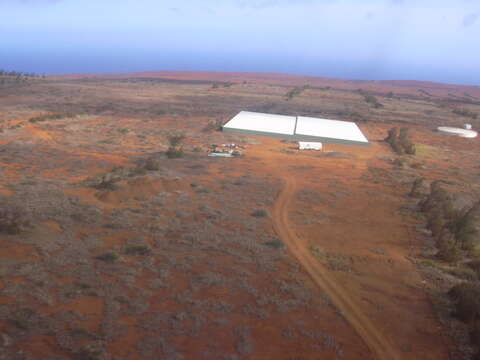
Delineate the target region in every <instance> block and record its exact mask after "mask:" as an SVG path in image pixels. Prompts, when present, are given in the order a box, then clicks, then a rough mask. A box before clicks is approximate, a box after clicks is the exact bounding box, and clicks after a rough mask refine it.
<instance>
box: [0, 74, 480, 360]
mask: <svg viewBox="0 0 480 360" xmlns="http://www.w3.org/2000/svg"><path fill="white" fill-rule="evenodd" d="M24 78H26V80H23V79H24ZM20 79H21V80H17V75H11V74H7V75H5V74H2V73H0V174H1V179H2V180H1V182H0V274H1V276H0V291H1V292H0V358H2V359H9V360H10V359H11V360H36V359H38V360H67V359H82V360H85V359H88V360H92V359H94V360H109V359H116V360H136V359H149V360H150V359H172V360H173V359H256V358H262V357H263V356H264V355H263V354H266V355H265V356H266V358H275V359H293V358H295V359H315V358H317V357H318V356H321V357H322V358H325V359H342V358H343V359H356V358H358V359H360V358H362V359H365V358H368V357H369V356H370V355H369V352H368V349H367V348H366V347H365V345H364V344H363V342H362V341H361V339H360V338H359V337H358V335H357V334H355V333H354V331H353V330H352V329H351V327H350V326H349V325H348V323H346V322H345V321H344V318H343V316H342V314H340V313H339V312H338V311H337V310H336V309H335V308H334V307H333V306H332V305H331V304H330V301H329V299H328V297H327V296H326V295H325V294H324V293H322V291H320V290H319V289H318V288H316V287H315V286H314V284H313V283H312V282H311V280H310V278H309V277H308V276H307V275H306V273H305V271H303V270H302V268H301V267H300V265H299V264H298V263H297V261H296V260H295V259H294V258H292V256H291V255H290V254H289V253H288V251H287V248H286V247H285V244H284V243H283V242H282V240H281V239H280V238H279V237H278V235H277V234H276V233H275V231H274V229H273V225H272V219H271V216H272V215H271V214H272V212H271V209H272V206H273V204H274V202H275V199H276V196H277V194H278V192H279V191H280V189H281V186H282V182H281V179H280V178H277V177H275V176H272V175H271V174H270V172H269V170H268V166H272V163H274V162H275V161H277V158H276V156H280V158H278V159H286V160H285V161H286V162H288V161H290V163H288V164H289V165H288V166H290V167H289V168H288V172H292V171H293V172H298V173H301V174H303V175H305V176H304V177H305V179H307V178H309V174H314V173H315V171H316V170H317V167H316V166H312V164H313V161H317V163H315V164H327V165H326V166H330V167H329V168H328V169H329V170H328V176H329V177H328V178H327V176H326V175H324V174H323V173H322V172H321V171H320V172H319V174H321V176H316V175H315V177H314V176H312V178H313V179H310V180H311V184H313V185H312V186H311V187H310V188H309V187H305V188H302V189H301V190H300V191H299V192H298V193H297V194H296V201H301V202H303V203H304V204H305V206H303V208H302V209H301V210H299V209H298V208H295V211H292V213H291V218H292V219H293V222H294V223H295V224H297V225H298V226H299V228H302V229H303V228H314V229H316V228H315V227H316V226H325V225H326V226H328V225H329V224H337V223H338V222H339V221H340V220H339V219H340V217H339V216H336V215H334V214H333V213H336V211H339V209H340V207H341V206H342V205H341V204H342V202H347V201H350V199H352V198H355V196H358V193H354V191H353V190H349V186H350V184H349V181H352V183H355V184H357V183H361V184H368V186H369V187H368V190H367V191H371V192H372V193H374V192H375V191H376V190H377V189H380V190H378V191H383V189H384V187H388V188H389V189H390V188H395V187H397V188H401V189H403V190H405V194H407V193H408V187H409V186H411V184H412V183H413V181H415V179H417V178H420V177H421V178H423V179H424V180H421V181H420V180H418V181H416V182H415V184H416V185H415V186H414V188H413V189H412V191H411V194H412V197H411V198H410V200H411V201H410V200H409V204H410V203H411V204H410V205H408V204H407V205H405V204H404V205H405V209H403V210H405V211H406V212H407V210H408V215H405V216H410V217H412V216H416V217H417V221H418V224H421V223H422V222H423V223H424V224H427V225H426V226H427V228H428V231H427V232H428V236H429V235H430V231H431V239H430V240H432V239H434V240H435V241H431V242H430V243H429V240H428V239H426V240H425V239H419V241H423V240H425V242H426V244H427V243H428V244H430V245H431V246H430V247H429V249H433V247H434V249H435V251H434V252H433V250H431V253H430V254H425V256H423V257H422V256H420V255H418V254H417V255H418V256H416V257H415V259H414V261H416V262H417V263H419V264H420V263H421V262H422V261H426V259H429V260H430V261H431V262H432V264H433V265H432V266H430V267H429V268H428V269H427V270H426V271H433V270H438V269H441V270H438V271H441V274H446V275H445V276H447V275H448V276H449V278H448V282H447V280H445V282H443V280H442V282H441V285H439V286H438V287H436V288H435V289H436V290H435V291H434V290H432V293H433V292H435V294H440V295H442V296H440V295H439V297H438V298H439V299H443V300H445V299H446V300H445V301H450V300H448V298H447V295H446V294H447V293H449V294H450V298H451V299H452V300H451V301H450V302H448V303H445V304H447V306H456V309H457V312H456V313H457V314H458V317H459V318H460V319H461V321H463V322H465V323H466V324H467V327H468V329H469V330H471V331H472V339H473V344H474V345H475V346H476V344H477V343H478V342H477V340H475V339H477V338H478V334H477V333H478V329H477V328H478V326H477V325H476V320H477V311H479V309H477V308H478V306H477V300H476V299H477V297H476V295H475V294H477V291H478V285H477V281H478V273H477V271H478V269H479V268H480V266H478V261H479V260H478V259H477V247H478V244H477V237H478V236H477V232H475V231H474V230H473V229H474V228H475V229H476V226H477V222H476V221H477V215H476V214H477V208H478V205H477V204H478V203H475V202H471V203H469V204H467V205H465V206H464V207H461V209H460V210H455V211H453V210H452V205H451V204H450V202H449V201H450V200H448V199H449V197H448V196H446V195H445V194H444V193H443V190H439V189H443V187H442V184H443V183H439V182H438V181H436V180H440V179H443V180H450V181H457V182H458V183H459V184H466V183H468V181H470V183H471V184H472V185H471V186H470V187H466V186H465V187H462V186H463V185H461V186H457V190H458V188H462V191H464V192H465V193H466V194H467V197H469V198H470V199H475V198H476V197H477V196H478V195H477V194H478V192H477V190H478V189H477V186H476V184H477V183H478V181H479V180H480V178H478V175H477V174H476V173H477V172H478V168H477V169H476V170H475V171H473V170H472V171H470V170H468V169H467V170H464V167H466V166H467V165H464V164H468V166H470V165H471V164H472V163H473V160H472V159H473V158H474V155H475V154H476V153H475V151H473V150H471V149H470V148H469V147H468V146H463V145H460V146H457V145H456V142H455V140H454V139H446V140H443V138H442V139H440V141H443V142H442V143H441V144H438V143H437V141H438V139H439V138H437V137H435V136H434V135H430V132H429V131H427V130H425V128H426V127H429V126H432V125H437V124H440V123H442V122H448V123H449V124H461V123H462V122H463V121H464V118H465V117H468V119H469V121H470V122H472V123H473V124H474V126H475V125H480V120H478V119H477V118H476V117H474V116H473V115H472V113H478V112H479V109H480V106H479V105H478V104H477V103H476V102H475V101H474V100H471V101H470V102H468V103H466V104H463V105H461V107H459V106H460V104H458V99H456V100H453V99H450V100H449V99H448V98H444V97H436V98H435V97H432V98H428V99H427V98H425V95H421V96H418V95H411V94H410V95H408V94H403V95H402V94H393V93H392V94H388V93H387V94H382V93H378V92H375V91H367V90H362V91H359V90H348V89H341V88H334V87H331V86H324V87H320V86H306V84H297V85H295V86H290V85H278V84H277V85H268V84H264V83H258V84H256V83H250V82H248V83H247V82H229V81H225V82H221V81H200V80H191V81H180V80H172V79H160V78H148V77H145V78H143V77H142V78H139V77H137V78H133V77H132V78H117V79H115V78H109V79H102V78H80V79H62V78H57V79H55V78H50V77H47V78H42V77H33V78H32V79H30V78H28V77H25V76H23V75H22V76H20ZM212 84H213V85H212ZM463 108H465V109H467V108H468V109H469V110H468V112H466V111H463V110H462V112H461V113H460V112H459V111H458V110H456V109H463ZM240 110H251V111H264V112H272V113H285V114H295V115H311V116H319V117H320V116H325V117H332V118H339V119H346V120H350V119H352V118H353V119H356V120H357V121H362V124H364V125H365V126H367V127H366V129H367V131H368V132H369V135H370V136H371V137H373V138H375V139H378V140H380V139H383V138H384V137H385V135H386V132H387V131H388V129H389V128H391V127H392V126H401V127H402V128H403V127H409V128H411V130H410V135H408V134H407V132H406V131H405V130H403V129H402V130H400V134H399V139H400V143H401V144H403V145H401V146H403V148H404V151H398V153H399V154H394V153H392V152H391V150H390V148H389V147H387V145H386V144H383V143H380V144H379V143H375V144H374V147H375V149H378V151H379V154H378V159H377V158H372V159H370V158H369V159H367V160H365V159H364V158H363V157H362V156H364V155H362V154H364V153H360V155H358V156H357V155H356V154H352V153H350V152H348V151H345V150H341V151H332V152H331V153H328V154H323V155H318V156H316V155H315V156H311V155H308V156H307V155H305V156H304V157H301V156H302V155H299V156H297V157H295V156H293V155H292V156H291V157H290V155H289V154H286V153H285V150H286V149H287V148H288V146H289V145H288V144H284V143H280V142H278V141H276V142H271V143H270V142H268V143H267V145H266V147H265V148H264V147H263V145H262V144H259V141H261V140H258V139H253V138H245V137H240V136H232V135H226V134H222V133H221V132H218V131H217V130H218V128H219V126H220V125H221V124H222V123H224V121H225V120H226V119H228V118H229V117H230V116H232V115H233V114H235V113H236V112H237V111H240ZM452 114H453V116H455V115H458V117H452ZM420 126H423V127H420ZM392 134H393V133H392ZM392 134H390V137H391V138H392V136H393V135H392ZM425 134H427V135H425ZM432 139H433V140H432ZM407 140H408V141H407ZM231 142H235V143H241V144H243V145H245V146H246V147H247V156H246V157H245V158H244V159H232V160H231V159H228V160H225V159H210V158H207V157H206V150H207V149H209V148H210V146H211V145H212V144H222V143H231ZM394 143H395V144H396V143H397V142H394ZM272 144H273V145H272ZM405 144H407V145H405ZM269 146H271V147H272V148H271V149H270V148H268V147H269ZM392 146H394V145H392ZM412 146H416V150H417V151H416V155H415V156H413V155H411V154H412V151H411V148H412ZM428 146H431V147H435V146H438V147H440V148H441V151H433V152H428V151H427V150H428V149H429V148H428ZM462 146H463V147H462ZM265 149H266V150H265ZM280 150H282V151H280ZM475 150H476V148H475ZM249 151H250V153H248V152H249ZM376 151H377V150H376ZM453 151H455V154H453ZM271 154H274V155H271ZM409 154H410V155H409ZM454 155H455V156H454ZM268 156H273V160H271V162H272V163H269V158H268ZM382 157H383V158H386V160H385V159H381V158H382ZM457 158H458V159H459V161H465V163H462V162H460V163H456V165H457V166H458V168H456V169H453V168H450V169H449V168H448V166H453V165H454V163H453V161H454V159H457ZM289 159H293V160H289ZM295 159H300V160H295ZM305 159H309V160H305ZM281 161H283V160H281ZM304 162H305V164H304ZM279 164H280V163H276V165H279ZM280 165H282V164H280ZM364 165H365V166H364ZM337 167H338V169H340V170H341V171H344V172H345V173H347V172H348V171H351V172H352V173H354V177H352V179H347V178H345V177H343V179H339V178H336V175H335V169H336V168H337ZM274 168H275V166H273V167H272V169H274ZM332 169H333V170H332ZM315 174H317V173H315ZM445 174H449V175H448V176H446V175H445ZM444 177H445V178H444ZM342 181H344V182H343V183H342ZM430 183H432V185H431V186H430V187H429V184H430ZM315 186H321V187H323V186H324V187H325V189H324V190H326V191H318V190H315V189H313V188H314V187H315ZM322 189H323V188H322ZM430 189H431V190H430ZM379 196H380V195H379ZM382 196H383V193H382ZM384 196H385V197H384V198H383V200H385V201H390V200H391V199H392V197H393V195H384ZM447 200H448V201H447ZM402 201H404V200H402ZM418 202H420V205H418V204H417V203H418ZM420 209H421V212H420ZM422 214H423V215H422ZM422 216H424V217H425V221H423V220H422ZM418 226H419V227H421V226H420V225H418ZM319 233H320V232H317V234H319ZM423 233H424V236H425V237H426V238H428V236H427V235H425V231H424V232H423ZM419 236H420V235H419ZM332 243H334V241H332V242H331V243H330V245H331V244H332ZM330 245H329V246H330ZM437 250H438V256H437V254H436V252H437ZM310 251H311V252H312V253H313V255H314V256H315V257H316V258H317V259H318V261H322V262H324V263H325V264H326V266H327V268H328V269H329V271H332V272H334V273H335V274H339V276H364V277H365V276H369V275H368V271H367V270H365V269H366V268H367V269H368V266H370V265H369V264H375V263H380V262H381V263H382V264H386V265H385V266H388V268H389V269H392V268H394V266H393V265H392V264H391V263H390V262H389V261H391V260H390V258H387V255H388V254H387V255H385V254H386V252H385V251H384V250H382V249H379V248H374V249H373V250H372V253H371V254H368V255H365V254H359V255H355V256H354V255H346V254H345V253H343V252H342V251H340V250H338V251H337V250H335V251H334V250H332V249H331V248H326V247H325V248H324V247H322V246H318V244H317V245H312V247H311V248H310ZM412 258H413V257H412ZM447 260H448V261H452V262H453V263H448V264H447V263H446V262H444V261H447ZM419 266H420V267H421V268H422V269H423V268H426V267H425V266H423V267H422V266H421V265H419ZM432 269H433V270H432ZM459 269H461V270H459ZM447 270H448V274H447ZM427 274H428V273H427ZM452 274H453V275H452ZM426 276H429V275H426ZM442 276H443V275H442ZM452 277H453V280H452ZM454 285H456V287H454ZM451 288H453V290H451V291H450V289H451ZM449 291H450V292H449ZM472 294H473V295H472ZM432 296H433V295H432ZM443 300H442V301H443ZM376 301H377V300H375V301H374V300H372V302H374V303H375V306H376V309H381V304H380V300H378V302H376ZM439 301H440V300H439ZM442 304H443V303H442ZM446 319H447V320H448V321H454V320H452V317H451V316H450V317H448V316H447V317H446ZM447 320H446V321H447ZM405 348H406V349H407V350H408V349H409V348H408V346H406V347H405ZM407 350H405V354H406V356H410V355H412V354H408V351H407ZM474 352H475V349H473V350H471V353H472V354H473V353H474ZM319 354H320V355H319ZM414 355H415V354H413V355H412V356H414ZM413 358H414V357H413Z"/></svg>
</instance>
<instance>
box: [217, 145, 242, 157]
mask: <svg viewBox="0 0 480 360" xmlns="http://www.w3.org/2000/svg"><path fill="white" fill-rule="evenodd" d="M240 149H245V147H244V146H240V145H237V144H222V145H216V144H212V145H210V150H209V151H208V156H212V157H239V156H243V154H242V152H241V151H240Z"/></svg>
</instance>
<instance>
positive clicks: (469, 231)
mask: <svg viewBox="0 0 480 360" xmlns="http://www.w3.org/2000/svg"><path fill="white" fill-rule="evenodd" d="M420 210H421V211H422V212H423V213H424V214H425V216H426V218H427V227H428V228H429V229H430V231H431V232H432V236H433V237H434V239H435V243H436V246H437V248H438V256H439V257H440V258H441V259H442V260H445V261H449V262H456V261H458V260H459V259H460V258H461V256H462V252H463V253H465V254H470V253H471V252H473V250H474V248H475V245H476V244H477V242H478V231H477V229H476V226H475V222H476V220H475V219H476V215H477V214H478V213H479V211H480V202H477V203H475V204H474V205H473V206H471V207H466V208H463V209H455V207H454V205H453V198H452V196H451V195H450V194H449V193H448V192H447V191H446V190H445V189H444V188H443V187H442V182H441V181H434V182H433V183H432V184H431V186H430V194H429V195H428V196H426V197H425V198H424V199H423V200H422V201H421V202H420Z"/></svg>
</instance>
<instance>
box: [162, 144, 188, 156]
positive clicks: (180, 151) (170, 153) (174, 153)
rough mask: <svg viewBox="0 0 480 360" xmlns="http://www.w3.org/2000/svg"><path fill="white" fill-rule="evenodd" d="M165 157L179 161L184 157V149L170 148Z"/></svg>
mask: <svg viewBox="0 0 480 360" xmlns="http://www.w3.org/2000/svg"><path fill="white" fill-rule="evenodd" d="M165 155H167V157H168V158H169V159H178V158H182V157H183V156H184V152H183V149H182V148H177V147H174V146H170V147H169V148H168V150H167V151H166V152H165Z"/></svg>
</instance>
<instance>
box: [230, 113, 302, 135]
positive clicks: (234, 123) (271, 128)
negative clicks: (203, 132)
mask: <svg viewBox="0 0 480 360" xmlns="http://www.w3.org/2000/svg"><path fill="white" fill-rule="evenodd" d="M224 128H227V129H228V128H232V129H240V130H250V131H261V132H268V133H274V134H283V135H293V131H294V129H295V116H285V115H273V114H263V113H255V112H249V111H241V112H239V113H238V114H237V115H236V116H235V117H234V118H233V119H232V120H230V121H229V122H228V123H227V124H225V126H224Z"/></svg>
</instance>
